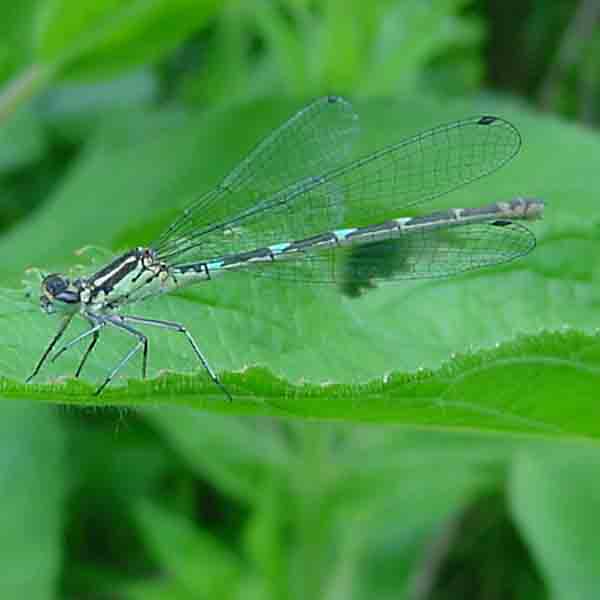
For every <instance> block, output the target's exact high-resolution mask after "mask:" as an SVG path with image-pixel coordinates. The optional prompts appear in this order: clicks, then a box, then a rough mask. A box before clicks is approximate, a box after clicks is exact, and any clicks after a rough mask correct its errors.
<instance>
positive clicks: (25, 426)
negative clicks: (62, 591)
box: [0, 402, 68, 600]
mask: <svg viewBox="0 0 600 600" xmlns="http://www.w3.org/2000/svg"><path fill="white" fill-rule="evenodd" d="M67 479H68V476H67V469H66V453H65V440H64V436H63V432H62V429H61V427H60V424H59V423H58V421H57V419H56V415H55V414H54V411H50V410H49V409H47V408H46V409H43V408H41V407H34V406H31V405H27V404H25V403H22V402H19V403H14V402H12V403H9V402H4V403H3V404H2V407H1V408H0V497H1V498H2V510H0V531H2V544H1V545H0V560H1V562H2V576H1V577H0V596H1V597H2V598H39V599H44V598H47V599H48V600H50V599H51V598H55V597H56V592H57V589H58V580H59V574H60V571H61V563H62V555H63V548H62V546H63V535H62V528H63V522H64V503H65V495H66V488H67Z"/></svg>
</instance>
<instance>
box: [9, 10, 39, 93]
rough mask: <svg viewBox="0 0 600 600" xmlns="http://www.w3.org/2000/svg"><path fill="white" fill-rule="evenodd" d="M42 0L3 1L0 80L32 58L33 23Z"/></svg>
mask: <svg viewBox="0 0 600 600" xmlns="http://www.w3.org/2000/svg"><path fill="white" fill-rule="evenodd" d="M39 5H40V0H22V1H21V2H3V3H2V19H0V81H3V80H4V79H5V78H6V77H8V76H9V75H10V74H11V73H12V72H14V71H15V70H16V69H17V68H18V67H20V66H22V65H23V64H26V63H27V62H29V61H30V60H31V43H32V37H33V31H32V29H33V23H34V21H35V14H36V11H37V8H38V6H39Z"/></svg>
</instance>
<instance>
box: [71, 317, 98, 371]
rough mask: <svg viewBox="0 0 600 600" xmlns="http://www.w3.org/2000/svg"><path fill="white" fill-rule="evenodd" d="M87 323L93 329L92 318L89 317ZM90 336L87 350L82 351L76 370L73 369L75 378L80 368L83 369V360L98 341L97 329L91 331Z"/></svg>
mask: <svg viewBox="0 0 600 600" xmlns="http://www.w3.org/2000/svg"><path fill="white" fill-rule="evenodd" d="M89 323H90V325H91V328H92V329H94V328H95V324H94V321H93V320H92V319H89ZM92 336H93V337H92V341H91V342H90V345H89V346H88V347H87V350H86V351H85V352H84V354H83V357H82V359H81V362H80V363H79V366H78V367H77V371H75V377H76V378H78V377H79V375H80V374H81V370H82V369H83V365H85V361H86V360H87V359H88V356H89V355H90V354H91V352H92V350H93V349H94V346H95V345H96V344H97V343H98V340H99V339H100V333H98V330H97V329H96V330H95V331H94V332H93V333H92Z"/></svg>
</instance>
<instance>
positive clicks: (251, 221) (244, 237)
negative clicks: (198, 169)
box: [158, 116, 521, 273]
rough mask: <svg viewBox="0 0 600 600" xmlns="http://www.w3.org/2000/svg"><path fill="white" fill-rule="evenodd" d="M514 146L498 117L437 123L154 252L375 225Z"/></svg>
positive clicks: (218, 249) (186, 253) (238, 247)
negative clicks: (344, 225)
mask: <svg viewBox="0 0 600 600" xmlns="http://www.w3.org/2000/svg"><path fill="white" fill-rule="evenodd" d="M520 144H521V138H520V136H519V133H518V131H517V130H516V129H515V128H514V127H513V126H512V125H511V124H510V123H508V122H507V121H504V120H502V119H499V118H497V117H490V116H483V117H482V116H478V117H474V118H471V119H465V120H461V121H456V122H454V123H450V124H448V125H443V126H440V127H436V128H434V129H431V130H429V131H425V132H424V133H421V134H419V135H416V136H414V137H412V138H408V139H405V140H403V141H401V142H399V143H397V144H394V145H392V146H388V147H387V148H384V149H382V150H380V151H378V152H375V153H373V154H370V155H368V156H365V157H363V158H360V159H358V160H356V161H354V162H352V163H350V164H348V165H343V166H337V167H335V168H334V169H332V170H330V171H328V172H322V171H315V174H314V175H312V176H309V177H306V178H304V179H301V180H298V181H296V182H294V183H293V184H291V185H289V186H288V187H287V188H284V189H280V190H279V191H277V192H276V193H274V194H272V195H271V196H269V197H262V199H261V200H259V201H258V202H257V203H256V204H254V205H253V206H250V207H249V208H248V209H247V210H245V211H243V212H242V213H240V214H238V215H237V216H235V217H233V218H231V219H229V220H226V221H224V222H220V221H218V220H216V221H215V220H214V219H212V218H211V219H210V221H211V223H212V224H211V225H209V226H208V227H206V228H204V229H198V230H195V229H194V228H193V227H190V228H189V230H188V231H187V235H186V236H185V237H180V238H178V239H174V238H173V237H171V238H170V239H169V240H168V241H167V243H166V244H163V245H162V246H161V247H160V248H159V249H158V254H159V257H161V258H163V259H166V260H168V261H169V262H171V263H172V264H178V263H184V262H189V261H190V260H194V259H195V258H196V257H198V256H200V257H202V258H203V259H204V258H206V259H210V258H216V257H220V256H223V255H226V254H231V253H237V252H246V251H250V250H253V249H256V248H259V247H262V246H266V245H269V244H272V243H275V242H289V241H295V240H298V239H303V238H306V237H310V236H312V235H316V234H318V233H323V232H324V231H328V230H330V229H333V228H336V227H339V226H340V224H342V223H344V224H346V225H352V226H357V225H362V224H367V223H373V222H375V219H377V218H378V217H381V216H382V215H390V212H391V211H392V210H398V209H402V208H406V207H408V206H413V205H416V204H419V203H421V202H425V201H427V200H430V199H432V198H435V197H437V196H441V195H443V194H446V193H447V192H449V191H451V190H454V189H456V188H458V187H460V186H462V185H465V184H467V183H469V182H471V181H474V180H476V179H479V178H480V177H483V176H484V175H487V174H488V173H491V172H492V171H495V170H496V169H498V168H499V167H501V166H502V165H504V164H505V163H506V162H507V161H509V160H510V159H511V158H512V157H513V156H514V155H515V154H516V153H517V152H518V150H519V147H520ZM259 179H260V177H259ZM396 216H397V215H396ZM254 272H255V273H257V272H256V271H254Z"/></svg>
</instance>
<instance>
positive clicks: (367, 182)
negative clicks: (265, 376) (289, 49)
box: [28, 96, 544, 398]
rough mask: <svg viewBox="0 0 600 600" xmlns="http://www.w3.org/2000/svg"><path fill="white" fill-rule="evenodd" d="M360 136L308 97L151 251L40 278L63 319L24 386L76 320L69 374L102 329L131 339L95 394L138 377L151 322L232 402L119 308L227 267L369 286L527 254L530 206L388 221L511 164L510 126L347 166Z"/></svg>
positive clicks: (435, 137) (345, 108) (478, 120)
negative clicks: (124, 377) (136, 363)
mask: <svg viewBox="0 0 600 600" xmlns="http://www.w3.org/2000/svg"><path fill="white" fill-rule="evenodd" d="M357 134H358V118H357V116H356V114H355V113H354V111H353V109H352V106H351V105H350V104H349V103H348V102H347V101H346V100H344V99H342V98H340V97H337V96H329V97H326V98H321V99H319V100H316V101H315V102H313V103H312V104H310V105H308V106H307V107H305V108H304V109H302V110H301V111H300V112H298V113H297V114H295V115H294V116H292V117H291V118H290V119H289V120H288V121H286V122H285V123H284V124H283V125H282V126H280V127H279V129H277V130H275V131H274V132H273V133H271V135H269V136H268V137H267V138H266V139H265V140H264V141H263V142H262V143H260V144H259V145H258V146H257V147H256V148H255V149H254V151H253V152H251V153H250V155H249V156H248V157H247V158H246V159H245V160H243V161H242V162H241V163H240V165H239V166H238V167H237V168H236V169H235V170H234V171H232V172H231V173H230V174H229V175H228V176H227V177H225V179H224V180H223V181H222V182H221V183H220V184H219V185H218V186H217V187H215V188H214V189H213V190H212V191H210V192H208V193H207V194H205V195H203V196H202V197H200V198H199V199H198V200H197V201H196V202H194V203H193V204H191V205H190V206H188V207H187V208H186V209H185V210H184V211H183V212H182V213H181V216H180V217H179V218H178V219H177V220H176V221H175V222H174V223H173V224H172V225H171V226H170V227H169V228H168V229H167V230H166V231H165V232H164V233H163V235H162V236H161V237H160V238H158V240H157V241H156V242H155V243H154V244H151V245H150V246H146V247H137V248H135V249H133V250H130V251H128V252H126V253H124V254H122V255H121V256H119V257H118V258H116V259H115V260H114V261H113V262H111V263H110V264H108V265H107V266H105V267H104V268H102V269H100V270H99V271H98V272H96V273H94V274H93V275H91V276H90V277H83V278H79V279H75V280H71V279H70V278H68V277H66V276H65V275H61V274H57V273H53V274H50V275H47V276H46V277H44V279H43V281H42V284H41V296H40V305H41V308H42V309H43V310H44V311H45V312H46V313H54V312H58V313H60V314H61V315H62V322H61V325H60V327H59V329H58V332H57V333H56V335H55V336H54V337H53V338H52V340H51V341H50V344H49V345H48V347H47V348H46V350H45V351H44V353H43V355H42V357H41V358H40V360H39V362H38V364H37V365H36V367H35V369H34V371H33V373H32V374H31V376H30V377H29V379H28V381H29V380H31V378H33V377H34V376H35V375H36V374H37V373H38V372H39V370H40V369H41V367H42V365H43V364H44V363H45V362H46V359H47V358H48V357H49V356H50V354H51V353H52V351H53V349H54V348H55V346H56V344H57V342H58V341H59V340H60V339H61V337H62V336H63V334H64V333H65V331H66V329H67V327H68V326H69V324H70V323H71V321H72V320H73V318H74V317H75V316H80V317H82V318H83V319H85V320H86V321H87V323H88V324H89V329H87V330H86V331H85V332H84V333H82V334H80V335H78V336H76V337H75V338H73V339H72V340H71V341H69V342H68V343H67V344H66V345H64V346H62V347H61V348H60V349H59V350H58V351H57V352H56V353H55V354H54V355H53V356H52V358H53V359H55V358H57V357H58V356H60V355H61V354H62V353H63V352H65V351H66V350H68V349H69V348H71V347H73V346H74V345H76V344H78V343H79V342H81V341H83V340H89V342H90V343H89V345H88V346H87V349H86V350H85V352H84V353H83V356H82V358H81V361H80V363H79V366H78V368H77V371H76V373H75V376H76V377H78V376H79V374H80V373H81V371H82V369H83V366H84V365H85V362H86V360H87V359H88V357H89V355H90V353H91V352H92V350H93V349H94V347H95V345H96V343H97V342H98V338H99V334H100V332H101V330H102V329H104V328H105V327H112V328H115V329H118V330H120V331H122V332H123V333H126V334H128V335H130V336H132V337H133V338H134V339H135V343H134V345H133V347H132V348H131V349H130V350H129V352H127V353H126V354H125V356H124V357H123V358H122V359H121V360H120V361H119V362H118V364H117V365H116V366H115V367H114V368H113V369H112V370H111V371H110V372H109V374H108V375H107V377H106V378H105V380H104V382H103V383H102V384H101V385H100V387H99V388H98V389H97V390H96V393H97V394H99V393H100V392H101V391H102V390H103V389H104V388H105V387H106V386H107V385H108V384H109V383H110V381H111V380H112V379H113V378H114V377H115V376H116V375H117V373H118V372H119V371H120V370H121V369H122V368H123V367H124V366H125V365H126V364H127V363H128V362H129V361H130V360H131V359H132V358H133V357H134V356H135V355H136V354H137V353H139V352H141V353H142V376H144V377H145V376H146V367H147V361H148V339H147V337H146V336H145V335H144V334H143V333H142V332H141V331H139V329H138V327H139V326H145V325H148V326H153V327H159V328H163V329H167V330H171V331H175V332H178V333H181V334H183V335H184V336H185V337H186V338H187V340H188V342H189V343H190V345H191V347H192V349H193V351H194V353H195V354H196V356H197V358H198V359H199V360H200V362H201V363H202V366H203V367H204V369H205V370H206V371H207V373H208V375H209V376H210V378H211V379H212V380H213V381H214V382H215V383H216V384H217V385H218V386H219V387H220V388H221V389H222V390H223V391H224V392H225V394H226V395H227V396H228V397H229V398H230V397H231V396H230V395H229V393H228V392H227V390H226V389H225V388H224V387H223V385H222V383H221V381H220V379H219V377H218V376H217V374H216V372H215V371H214V370H213V369H212V367H211V366H210V365H209V363H208V361H207V359H206V357H205V356H204V354H203V352H202V351H201V350H200V347H199V346H198V344H197V343H196V341H195V339H194V338H193V337H192V335H191V334H190V333H189V332H188V330H187V329H186V328H185V327H184V326H183V325H181V324H180V323H176V322H172V321H162V320H156V319H148V318H143V317H137V316H131V315H125V314H122V311H121V309H122V308H123V307H124V306H126V305H130V304H132V303H134V302H138V301H140V300H143V299H145V298H148V297H150V296H155V295H157V294H161V293H165V292H171V291H173V290H177V289H179V288H182V287H183V286H187V285H190V284H193V283H197V282H200V281H209V280H211V279H213V278H215V277H217V276H219V275H223V274H225V273H228V272H230V271H244V272H247V273H249V274H251V275H253V276H264V277H276V278H279V279H282V280H295V281H305V282H314V283H317V282H320V283H328V282H340V283H348V282H355V283H357V284H358V285H359V286H368V285H370V284H371V283H372V282H373V281H376V280H379V279H412V278H426V277H444V276H449V275H453V274H456V273H461V272H464V271H468V270H471V269H478V268H480V267H485V266H489V265H497V264H500V263H504V262H507V261H510V260H513V259H515V258H518V257H520V256H523V255H524V254H527V253H528V252H529V251H530V250H532V249H533V247H534V246H535V237H534V235H533V234H532V233H531V232H530V231H529V230H528V229H527V228H526V227H524V226H523V225H521V224H519V223H516V222H515V221H518V220H527V219H534V218H537V217H539V216H541V214H542V211H543V207H544V204H543V202H542V201H541V200H536V199H523V198H519V199H515V200H510V201H506V202H496V203H493V204H488V205H486V206H483V207H480V208H458V209H452V210H448V211H444V212H436V213H433V214H429V215H427V216H415V217H400V218H393V219H389V218H387V217H388V216H389V214H390V211H391V210H398V209H404V208H407V207H411V206H414V205H416V204H419V203H421V202H424V201H426V200H431V199H433V198H435V197H437V196H441V195H443V194H446V193H447V192H449V191H451V190H455V189H456V188H458V187H460V186H462V185H464V184H466V183H468V182H471V181H474V180H476V179H478V178H480V177H482V176H484V175H486V174H488V173H491V172H492V171H495V170H496V169H498V168H499V167H501V166H502V165H504V164H505V163H506V162H508V161H509V160H510V159H511V158H512V157H513V156H514V155H515V154H516V153H517V152H518V150H519V147H520V144H521V139H520V136H519V133H518V131H517V130H516V129H515V127H513V126H512V125H511V124H510V123H508V122H507V121H505V120H503V119H500V118H498V117H492V116H477V117H474V118H470V119H465V120H461V121H456V122H454V123H450V124H447V125H443V126H440V127H436V128H434V129H431V130H429V131H425V132H423V133H420V134H418V135H416V136H414V137H411V138H408V139H405V140H402V141H400V142H399V143H396V144H394V145H391V146H388V147H385V148H383V149H381V150H379V151H377V152H374V153H372V154H369V155H367V156H364V157H362V158H359V159H358V160H354V161H353V162H350V163H346V160H347V156H348V152H349V150H350V146H351V144H352V141H353V139H354V138H355V137H356V135H357ZM390 259H391V262H390Z"/></svg>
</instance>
